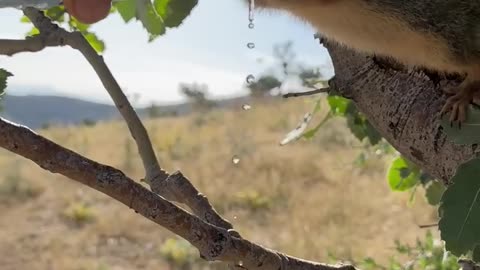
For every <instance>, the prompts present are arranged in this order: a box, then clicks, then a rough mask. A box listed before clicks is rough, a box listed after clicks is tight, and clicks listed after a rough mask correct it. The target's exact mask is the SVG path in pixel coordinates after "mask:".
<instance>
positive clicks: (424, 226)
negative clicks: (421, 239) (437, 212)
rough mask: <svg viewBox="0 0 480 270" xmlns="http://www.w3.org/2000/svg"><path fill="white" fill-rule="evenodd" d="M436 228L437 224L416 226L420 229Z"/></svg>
mask: <svg viewBox="0 0 480 270" xmlns="http://www.w3.org/2000/svg"><path fill="white" fill-rule="evenodd" d="M437 226H438V223H432V224H422V225H418V227H419V228H420V229H426V228H432V227H437Z"/></svg>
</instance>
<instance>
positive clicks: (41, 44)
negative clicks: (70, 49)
mask: <svg viewBox="0 0 480 270" xmlns="http://www.w3.org/2000/svg"><path fill="white" fill-rule="evenodd" d="M55 41H57V40H56V39H55ZM61 45H62V44H55V43H50V44H48V46H61ZM45 47H47V38H46V37H45V36H39V35H38V36H35V37H32V38H28V39H22V40H14V39H0V55H7V56H12V55H14V54H16V53H20V52H38V51H41V50H43V49H44V48H45Z"/></svg>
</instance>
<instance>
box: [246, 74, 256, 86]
mask: <svg viewBox="0 0 480 270" xmlns="http://www.w3.org/2000/svg"><path fill="white" fill-rule="evenodd" d="M246 81H247V83H248V84H251V83H253V82H254V81H255V76H253V75H252V74H248V76H247V79H246Z"/></svg>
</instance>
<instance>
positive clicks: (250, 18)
mask: <svg viewBox="0 0 480 270" xmlns="http://www.w3.org/2000/svg"><path fill="white" fill-rule="evenodd" d="M254 10H255V0H250V5H248V21H249V24H248V28H250V29H253V28H254V27H255V25H254V24H253V20H254V15H253V11H254Z"/></svg>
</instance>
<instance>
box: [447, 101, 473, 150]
mask: <svg viewBox="0 0 480 270" xmlns="http://www.w3.org/2000/svg"><path fill="white" fill-rule="evenodd" d="M448 118H449V115H445V116H443V117H442V120H441V125H442V127H443V131H444V132H445V133H446V134H447V137H448V138H449V139H450V140H451V141H452V142H454V143H456V144H476V143H480V109H479V108H478V107H474V106H472V105H470V106H469V108H468V110H467V120H466V121H465V122H463V123H462V126H461V127H459V126H458V125H455V124H453V125H451V124H450V121H449V120H448Z"/></svg>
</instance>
